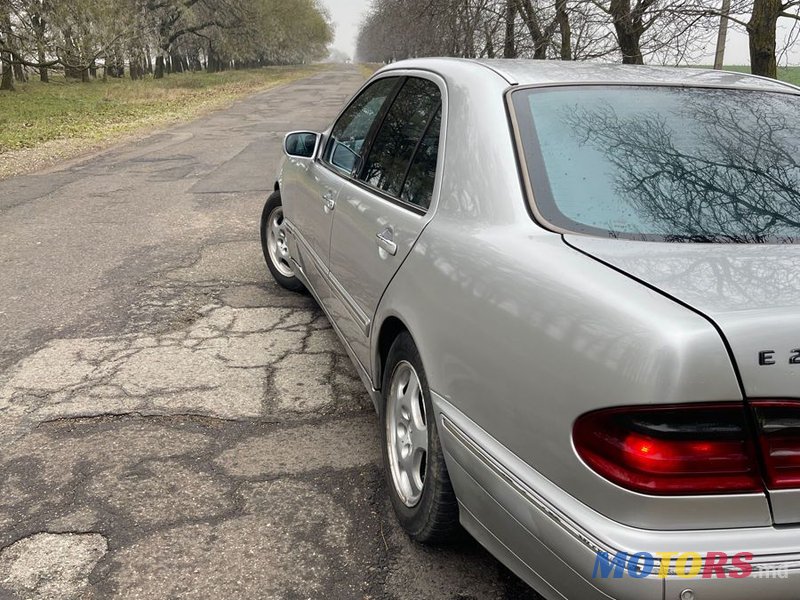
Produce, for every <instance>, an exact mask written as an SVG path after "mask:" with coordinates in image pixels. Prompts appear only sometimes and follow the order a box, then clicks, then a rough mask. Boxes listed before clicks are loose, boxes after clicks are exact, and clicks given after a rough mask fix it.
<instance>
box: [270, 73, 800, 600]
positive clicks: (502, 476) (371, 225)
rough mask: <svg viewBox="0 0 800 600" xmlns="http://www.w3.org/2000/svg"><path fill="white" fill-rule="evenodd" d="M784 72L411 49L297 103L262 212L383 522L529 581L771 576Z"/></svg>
mask: <svg viewBox="0 0 800 600" xmlns="http://www.w3.org/2000/svg"><path fill="white" fill-rule="evenodd" d="M798 115H800V89H798V88H796V87H793V86H790V85H787V84H783V83H779V82H777V81H771V80H766V79H761V78H756V77H750V76H747V75H741V74H735V73H725V72H714V71H703V70H691V69H663V68H654V67H625V66H604V65H596V64H566V63H561V62H545V61H465V60H450V59H422V60H413V61H408V62H400V63H396V64H393V65H391V66H389V67H386V68H384V69H382V70H381V71H379V72H378V73H376V74H375V75H374V76H373V77H372V78H371V79H370V80H369V81H368V82H367V83H366V84H365V85H364V87H363V88H362V89H361V90H360V91H359V92H358V93H357V94H356V96H355V97H354V98H353V99H352V100H351V101H350V102H349V103H348V104H347V105H346V106H345V107H344V109H343V110H342V112H341V114H340V115H339V116H338V117H337V118H336V120H335V122H334V123H333V124H332V126H331V127H330V128H329V129H328V130H326V131H325V132H323V133H315V132H295V133H291V134H289V135H288V136H287V137H286V139H285V153H286V158H285V161H284V163H283V165H282V167H281V170H280V175H279V176H278V179H277V181H276V183H275V193H274V194H273V195H272V196H271V197H270V198H269V201H268V202H267V204H266V206H265V209H264V213H263V218H262V223H261V233H262V241H263V247H264V254H265V257H266V260H267V264H268V266H269V269H270V270H271V272H272V274H273V275H274V277H275V279H276V280H277V281H278V282H279V283H280V284H281V285H283V286H285V287H286V288H289V289H292V290H300V289H302V288H305V289H307V290H308V291H309V292H310V293H311V294H313V296H314V297H315V298H316V299H317V300H318V302H319V304H320V305H321V306H322V308H323V309H324V311H325V312H326V314H327V315H328V317H329V318H330V320H331V323H332V324H333V326H334V328H335V330H336V331H337V332H338V334H339V336H340V337H341V339H342V341H343V343H344V345H345V347H346V349H347V351H348V352H349V354H350V357H351V358H352V360H353V364H354V365H355V367H356V369H357V370H358V373H359V374H360V376H361V378H362V380H363V382H364V385H365V387H366V389H367V390H368V391H369V393H370V394H371V396H372V399H373V401H374V403H375V407H376V409H377V412H378V415H379V419H380V430H381V434H382V445H383V454H384V459H385V469H386V478H387V482H388V486H387V487H388V493H389V495H390V496H391V501H392V504H393V506H394V508H395V512H396V513H397V517H398V519H399V521H400V523H401V524H402V526H403V527H404V528H405V530H406V531H407V532H408V533H409V535H410V536H411V537H412V538H414V539H416V540H418V541H421V542H440V541H444V540H447V539H451V538H452V536H453V535H456V534H457V533H458V532H459V528H460V527H463V528H465V529H466V530H467V531H469V532H470V533H471V534H472V535H473V536H474V537H475V538H477V539H478V540H479V541H480V542H481V543H482V544H483V545H484V546H485V547H486V548H488V549H489V550H490V551H491V552H492V553H493V554H494V555H495V556H497V557H498V558H499V559H500V560H501V561H502V562H504V563H505V564H506V565H508V566H509V567H510V568H511V569H512V570H513V571H514V572H516V573H517V574H518V575H519V576H520V577H521V578H523V579H524V580H525V581H527V582H528V583H529V584H530V585H531V586H533V587H534V588H536V589H537V590H538V591H539V592H540V593H541V594H542V595H544V596H545V597H546V598H549V599H555V598H568V599H570V600H594V599H601V598H618V599H630V600H661V599H668V600H679V599H680V600H692V599H695V598H696V599H698V600H737V599H748V600H750V599H752V598H764V599H768V600H783V599H785V600H790V599H791V600H796V598H797V597H798V589H800V246H798V245H797V242H798V241H800V118H798Z"/></svg>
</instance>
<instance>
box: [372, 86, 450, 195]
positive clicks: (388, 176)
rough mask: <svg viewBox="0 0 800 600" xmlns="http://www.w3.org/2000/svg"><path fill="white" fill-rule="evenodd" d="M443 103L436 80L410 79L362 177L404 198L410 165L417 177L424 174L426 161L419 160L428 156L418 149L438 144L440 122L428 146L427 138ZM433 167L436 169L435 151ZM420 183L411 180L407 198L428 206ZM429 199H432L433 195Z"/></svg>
mask: <svg viewBox="0 0 800 600" xmlns="http://www.w3.org/2000/svg"><path fill="white" fill-rule="evenodd" d="M441 104H442V97H441V93H440V92H439V87H438V86H437V85H436V84H435V83H433V82H432V81H428V80H427V79H419V78H416V77H411V78H409V79H408V80H406V82H405V84H404V85H403V87H402V89H401V90H400V92H399V93H398V94H397V97H396V98H395V101H394V103H393V104H392V106H391V107H390V108H389V111H388V112H387V113H386V118H385V119H384V121H383V124H382V125H381V128H380V130H379V131H378V133H377V135H376V136H375V140H374V142H373V143H372V148H371V150H370V152H369V156H368V157H367V159H366V163H365V167H364V170H363V172H362V176H361V179H363V180H364V181H365V182H366V183H368V184H369V185H371V186H373V187H376V188H378V189H379V190H383V191H384V192H386V193H387V194H389V195H391V196H395V197H397V198H401V197H402V195H401V192H402V191H403V190H404V185H403V184H404V182H405V180H406V175H407V174H409V170H410V168H413V169H415V176H416V177H417V179H419V177H420V172H419V171H420V169H422V170H424V169H425V167H424V165H421V164H417V163H420V162H424V161H425V159H424V158H421V159H419V160H418V159H416V158H415V153H416V152H417V151H418V149H419V151H422V152H425V151H426V150H427V152H430V151H431V146H432V145H436V146H437V147H438V142H439V136H438V126H437V127H436V130H437V133H436V136H435V140H432V139H428V141H427V147H426V146H425V140H424V139H423V138H424V137H426V136H425V134H426V132H428V131H430V130H431V129H432V128H433V127H432V126H433V122H434V121H435V119H436V116H437V115H438V114H439V112H440V107H441ZM412 159H414V160H413V164H412ZM428 162H430V161H428ZM428 168H431V165H428ZM432 169H433V171H435V169H436V156H435V152H434V156H433V165H432ZM432 180H433V179H432V177H431V181H432ZM418 185H420V183H419V182H417V183H413V184H410V185H409V186H408V192H407V193H406V198H403V199H404V200H405V199H409V198H411V199H413V200H408V201H410V202H411V201H413V202H414V203H415V204H419V205H420V206H422V207H423V208H426V206H425V205H424V201H423V198H422V196H424V193H423V192H421V191H419V189H418ZM427 202H428V203H430V198H428V200H427Z"/></svg>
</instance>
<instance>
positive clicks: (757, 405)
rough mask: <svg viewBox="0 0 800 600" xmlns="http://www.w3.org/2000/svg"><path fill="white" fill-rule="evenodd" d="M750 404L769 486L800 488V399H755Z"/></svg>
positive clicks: (782, 488) (765, 477)
mask: <svg viewBox="0 0 800 600" xmlns="http://www.w3.org/2000/svg"><path fill="white" fill-rule="evenodd" d="M751 404H752V406H753V408H754V409H755V414H756V422H757V424H758V430H759V443H760V446H761V452H762V454H763V456H764V466H765V469H766V473H765V474H764V479H765V481H766V484H767V487H768V488H770V489H774V490H785V489H790V488H800V402H796V401H795V402H792V401H789V400H756V401H753V402H751Z"/></svg>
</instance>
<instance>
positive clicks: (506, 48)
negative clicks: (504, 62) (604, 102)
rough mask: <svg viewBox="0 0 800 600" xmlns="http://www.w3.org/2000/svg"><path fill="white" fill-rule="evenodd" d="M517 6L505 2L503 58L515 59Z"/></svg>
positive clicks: (509, 0)
mask: <svg viewBox="0 0 800 600" xmlns="http://www.w3.org/2000/svg"><path fill="white" fill-rule="evenodd" d="M516 24H517V5H516V4H515V3H514V0H506V38H505V41H504V43H503V58H517V48H516V45H517V44H516Z"/></svg>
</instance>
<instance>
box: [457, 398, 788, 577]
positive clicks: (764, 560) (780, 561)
mask: <svg viewBox="0 0 800 600" xmlns="http://www.w3.org/2000/svg"><path fill="white" fill-rule="evenodd" d="M442 425H443V426H444V428H445V429H446V430H447V431H448V433H450V434H451V435H452V436H453V437H454V438H456V440H458V441H459V442H460V443H461V444H462V445H463V446H464V447H465V448H466V449H467V450H468V451H469V452H470V453H472V454H473V456H475V457H476V458H477V459H478V460H480V461H481V462H482V463H483V464H484V465H485V466H486V467H487V468H488V469H489V470H491V471H492V472H493V473H494V474H495V475H497V476H498V477H499V478H500V479H502V480H503V481H504V482H505V483H507V484H508V485H509V486H510V487H511V488H512V489H513V490H514V491H515V492H517V493H518V494H520V495H521V496H522V497H523V498H525V499H526V500H527V501H528V502H530V503H531V504H532V505H533V506H534V508H536V509H538V510H539V511H540V512H541V513H543V514H544V515H546V516H547V517H549V518H550V520H552V521H553V522H554V523H555V524H556V525H558V526H559V527H561V528H562V529H563V530H564V531H565V532H566V533H568V534H569V535H571V536H572V537H573V538H575V539H576V540H578V541H579V542H581V543H582V544H583V545H584V546H586V547H587V548H588V549H589V550H591V551H592V552H608V553H609V556H612V555H616V554H617V552H620V550H618V549H616V548H613V547H612V546H610V545H609V544H607V543H605V542H604V541H602V540H600V539H598V538H597V537H596V536H594V535H592V534H591V533H589V532H588V531H586V530H585V529H584V528H583V527H582V526H581V525H578V524H577V523H575V521H573V520H572V519H570V518H569V517H568V516H566V515H565V514H564V513H562V512H561V511H560V510H558V509H557V508H556V507H555V506H553V505H552V504H551V503H549V502H548V501H547V500H545V499H544V498H543V497H542V496H541V495H539V494H538V493H537V492H536V491H534V490H533V489H531V488H530V487H529V486H528V485H527V484H525V483H524V482H523V481H521V480H520V479H519V478H518V477H516V476H515V475H514V474H513V473H512V472H511V471H509V470H508V469H507V468H506V467H504V466H503V465H502V464H501V463H500V462H499V461H498V460H497V459H495V458H494V457H493V456H491V455H490V454H489V453H488V452H486V451H485V450H484V449H483V448H482V447H481V446H480V445H479V444H478V443H477V442H476V441H474V440H473V439H472V438H471V437H470V436H469V434H467V433H466V432H465V431H464V430H462V429H461V428H460V427H459V426H458V425H456V424H455V423H454V422H453V421H452V420H451V419H450V418H448V417H447V415H446V414H445V413H444V412H442ZM495 500H497V499H495ZM653 533H656V532H653ZM655 561H656V562H655V569H656V570H657V569H658V568H659V566H660V561H659V559H655ZM703 564H705V560H704V561H703ZM750 564H751V565H752V566H753V568H754V569H755V570H761V571H763V570H769V569H774V568H785V569H787V570H789V571H795V570H800V553H799V554H790V555H786V554H783V555H777V554H772V555H769V554H766V555H765V554H762V555H754V556H753V560H752V561H751V562H750ZM726 570H730V571H737V568H734V567H729V568H728V569H726ZM668 574H669V575H675V574H676V572H675V566H674V565H672V564H671V565H670V567H669V571H668ZM754 576H756V577H757V575H754Z"/></svg>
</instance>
